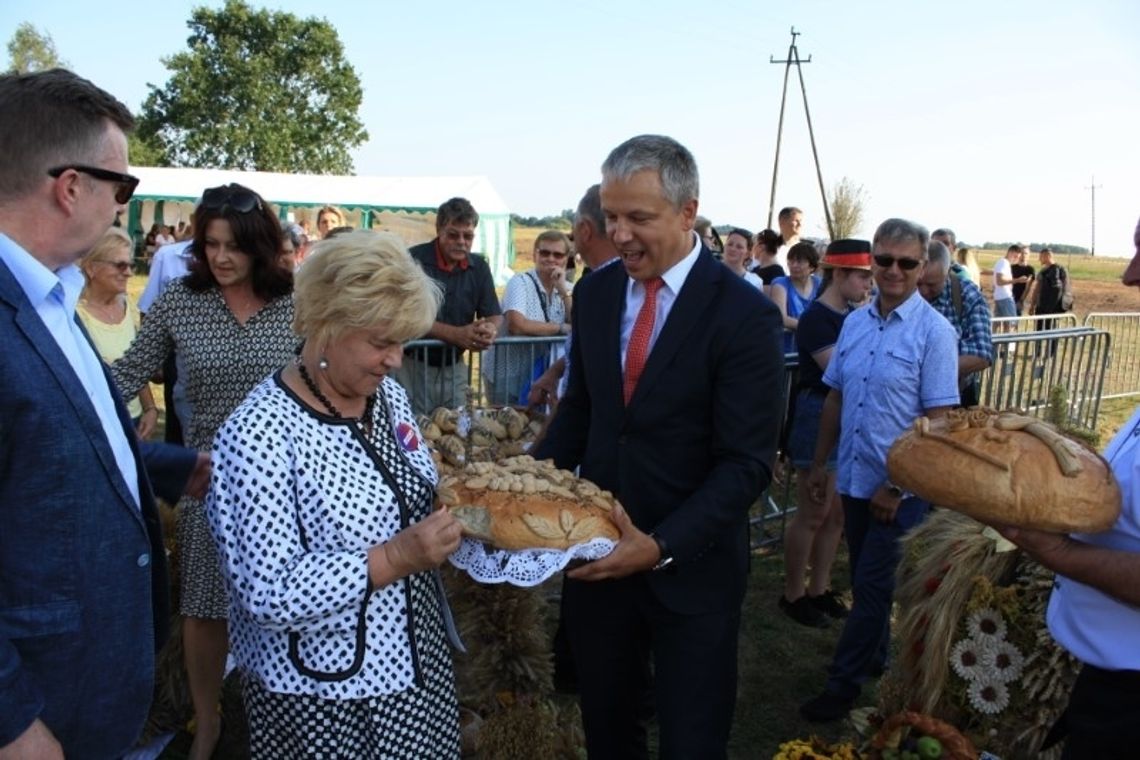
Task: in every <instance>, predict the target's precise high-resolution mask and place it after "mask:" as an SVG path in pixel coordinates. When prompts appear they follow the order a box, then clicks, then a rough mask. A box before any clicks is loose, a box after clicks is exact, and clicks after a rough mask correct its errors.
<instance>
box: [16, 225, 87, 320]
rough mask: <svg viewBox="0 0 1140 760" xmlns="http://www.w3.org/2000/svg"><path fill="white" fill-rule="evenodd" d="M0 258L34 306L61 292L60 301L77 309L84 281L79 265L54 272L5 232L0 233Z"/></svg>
mask: <svg viewBox="0 0 1140 760" xmlns="http://www.w3.org/2000/svg"><path fill="white" fill-rule="evenodd" d="M0 259H2V260H3V261H4V263H5V264H7V265H8V269H9V270H11V272H12V276H13V277H15V278H16V282H18V283H19V284H20V289H21V290H23V291H24V295H26V296H27V297H28V300H29V301H30V302H31V303H32V305H33V306H35V307H39V305H40V304H41V303H43V302H44V300H45V299H47V297H48V296H49V295H50V294H51V293H53V292H58V293H59V294H60V295H59V300H60V303H62V304H63V305H64V306H65V307H66V308H67V310H68V311H69V312H72V313H74V311H75V304H76V303H77V302H78V301H79V294H80V293H81V292H82V291H83V284H84V281H83V272H81V271H80V270H79V267H78V266H77V265H75V264H68V265H67V266H64V267H61V268H60V269H59V270H58V271H55V272H53V271H51V270H50V269H48V268H47V267H46V266H44V265H43V264H42V263H40V261H39V260H38V259H36V258H35V257H34V256H32V254H30V253H28V252H27V251H26V250H24V249H23V248H22V247H21V246H20V245H19V244H18V243H17V242H16V241H14V240H12V239H11V238H10V237H8V236H7V235H5V234H3V233H0ZM57 289H58V290H57Z"/></svg>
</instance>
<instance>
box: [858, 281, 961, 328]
mask: <svg viewBox="0 0 1140 760" xmlns="http://www.w3.org/2000/svg"><path fill="white" fill-rule="evenodd" d="M947 284H949V283H947ZM925 300H926V299H925V298H923V297H922V293H919V292H918V288H915V289H914V292H913V293H911V294H910V297H909V298H907V299H906V300H905V301H903V302H902V303H900V304H899V305H898V306H896V307H895V308H894V310H893V311H892V312H891V313H890V314H888V315H887V319H890V318H891V317H892V316H894V315H896V314H897V315H898V318H899V319H901V320H903V321H906V320H907V319H909V318H910V317H911V316H913V315H914V312H915V311H916V310H917V309H921V308H922V304H920V303H919V302H920V301H925ZM871 315H872V316H874V317H875V319H877V320H879V321H880V322H883V321H885V320H884V319H883V317H882V315H880V314H879V296H878V295H876V296H875V300H874V301H872V302H871Z"/></svg>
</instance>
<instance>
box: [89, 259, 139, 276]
mask: <svg viewBox="0 0 1140 760" xmlns="http://www.w3.org/2000/svg"><path fill="white" fill-rule="evenodd" d="M96 263H97V264H106V265H107V266H109V267H114V268H115V269H117V270H118V271H119V272H121V273H124V274H125V273H127V272H129V271H131V262H129V261H103V260H102V259H100V260H99V261H97V262H96Z"/></svg>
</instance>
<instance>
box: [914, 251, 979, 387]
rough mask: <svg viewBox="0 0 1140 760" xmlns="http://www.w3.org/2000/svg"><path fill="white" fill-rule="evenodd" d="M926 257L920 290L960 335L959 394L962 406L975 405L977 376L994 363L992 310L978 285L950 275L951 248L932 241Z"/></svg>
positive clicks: (919, 285) (919, 283) (977, 385)
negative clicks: (991, 325)
mask: <svg viewBox="0 0 1140 760" xmlns="http://www.w3.org/2000/svg"><path fill="white" fill-rule="evenodd" d="M926 256H927V264H926V268H925V269H924V270H923V274H922V277H921V278H919V281H918V290H919V292H921V293H922V297H923V298H925V299H926V300H927V302H928V303H929V304H930V305H931V306H933V307H934V309H935V311H937V312H938V313H939V314H941V315H942V316H944V317H946V319H947V320H949V322H950V324H951V325H952V326H953V327H954V330H955V331H956V332H957V333H958V391H959V393H960V394H961V396H962V406H965V407H970V406H976V405H977V403H978V392H979V383H978V373H980V372H981V371H982V370H984V369H985V368H986V367H989V366H990V365H991V364H993V362H994V343H993V335H992V332H991V329H990V307H989V304H987V303H986V298H985V296H983V295H982V291H981V290H980V289H979V288H978V286H977V285H975V284H974V283H972V282H970V281H969V280H967V279H965V278H963V277H958V276H957V275H955V274H953V273H952V272H951V263H950V249H949V248H947V247H946V246H945V245H944V244H943V243H941V242H939V241H937V240H931V241H930V244H929V245H928V246H927V247H926ZM955 291H957V292H958V296H957V297H955V295H954V292H955Z"/></svg>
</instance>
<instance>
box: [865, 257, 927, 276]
mask: <svg viewBox="0 0 1140 760" xmlns="http://www.w3.org/2000/svg"><path fill="white" fill-rule="evenodd" d="M874 259H875V263H876V264H878V265H879V266H881V267H882V268H883V269H890V268H891V264H898V265H899V269H901V270H903V271H904V272H910V271H911V270H914V269H918V267H919V265H920V264H922V261H921V260H920V259H911V258H907V257H906V256H901V257H899V258H895V257H894V256H887V255H886V254H884V253H876V254H875V256H874Z"/></svg>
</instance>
